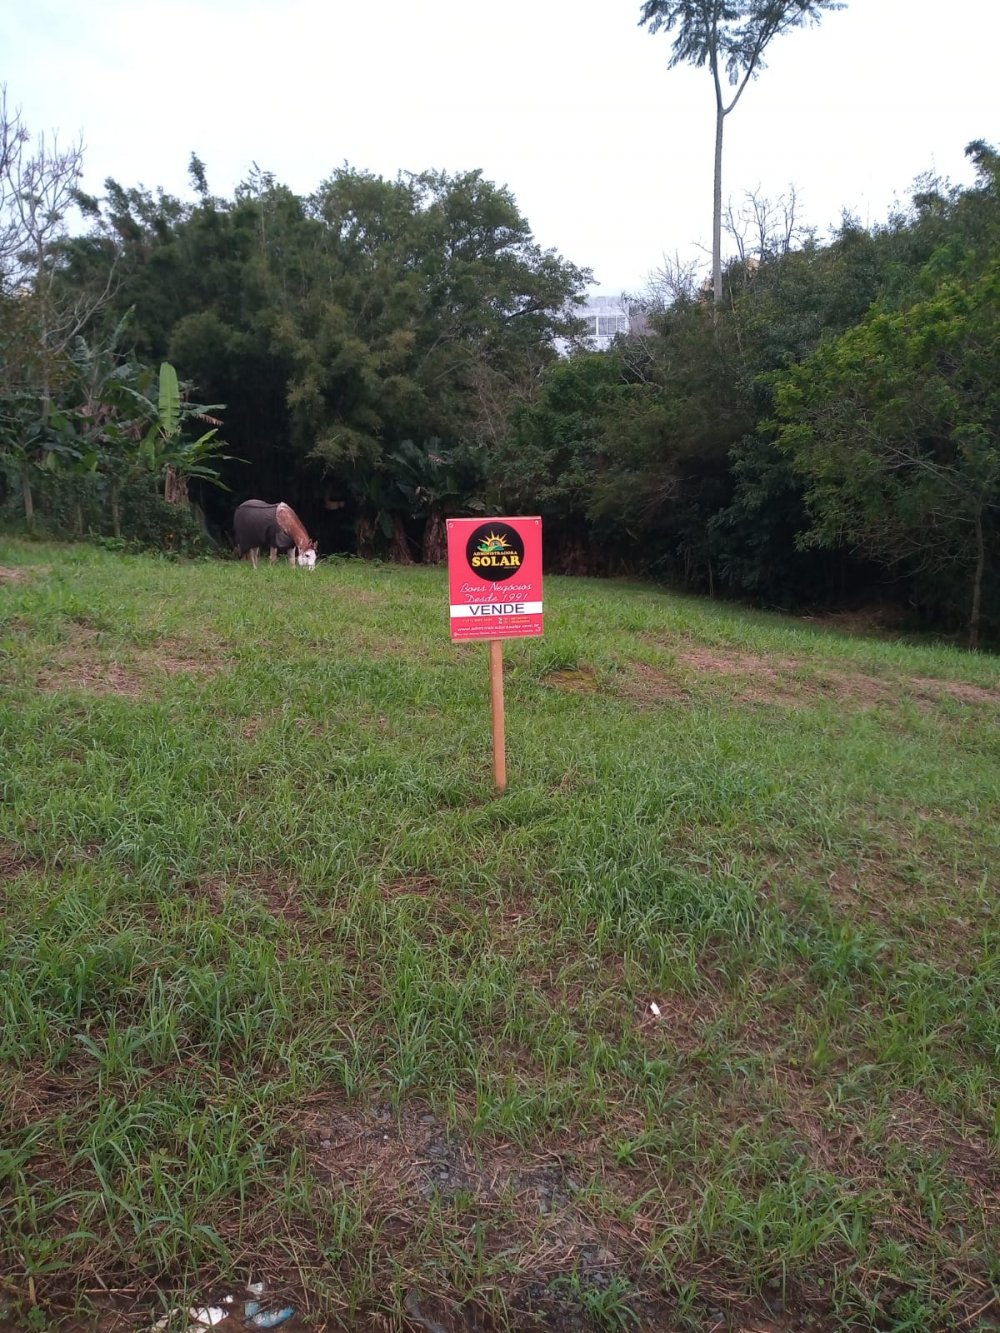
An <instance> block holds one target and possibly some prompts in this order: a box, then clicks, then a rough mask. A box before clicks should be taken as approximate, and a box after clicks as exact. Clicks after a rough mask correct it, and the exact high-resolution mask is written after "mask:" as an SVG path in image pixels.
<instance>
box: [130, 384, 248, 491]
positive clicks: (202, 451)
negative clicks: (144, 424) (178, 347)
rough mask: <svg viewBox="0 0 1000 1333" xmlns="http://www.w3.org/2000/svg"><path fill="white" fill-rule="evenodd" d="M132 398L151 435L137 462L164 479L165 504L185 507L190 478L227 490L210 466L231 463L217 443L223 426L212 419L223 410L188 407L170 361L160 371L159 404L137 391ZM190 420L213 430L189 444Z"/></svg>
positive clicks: (144, 440)
mask: <svg viewBox="0 0 1000 1333" xmlns="http://www.w3.org/2000/svg"><path fill="white" fill-rule="evenodd" d="M129 392H130V393H131V394H132V396H133V398H134V399H135V400H136V401H137V402H138V404H139V405H140V407H141V408H142V409H143V415H144V416H145V418H146V420H148V421H149V422H150V425H149V429H148V430H147V431H146V433H145V435H144V436H143V437H142V439H141V440H140V441H139V444H138V447H137V449H136V454H135V457H136V462H137V463H138V466H139V468H140V469H141V470H142V471H144V472H148V473H152V474H153V475H155V476H157V477H163V495H164V499H166V500H168V501H169V502H170V503H171V504H186V503H187V501H188V482H189V481H191V479H192V478H198V479H199V480H202V481H209V482H211V483H212V484H213V485H214V486H222V487H223V489H225V486H224V484H223V482H222V480H221V478H220V476H219V472H218V469H217V468H215V467H212V466H211V463H212V462H216V461H220V462H221V461H226V460H228V459H231V458H232V457H233V455H232V454H227V453H224V452H223V450H224V449H225V445H224V443H223V442H222V441H221V440H219V439H217V438H216V437H217V435H218V432H219V427H220V426H221V425H222V422H221V421H220V420H219V418H218V417H215V416H212V415H211V414H212V413H213V412H216V411H218V410H219V409H221V408H222V407H224V406H225V404H224V403H211V404H208V405H203V404H196V403H189V402H187V401H186V400H185V398H184V395H183V394H182V392H181V385H180V382H179V381H178V378H177V371H176V370H175V369H174V367H173V366H172V365H171V364H170V362H169V361H164V362H163V364H162V365H161V366H160V373H159V384H158V394H157V399H156V401H155V402H154V401H153V400H152V398H150V397H149V396H147V395H146V394H143V393H141V392H140V391H139V390H138V389H131V390H129ZM192 420H198V421H202V422H205V423H208V424H209V425H210V426H211V429H210V430H207V431H205V432H204V433H203V434H202V435H200V436H199V437H198V439H196V440H187V439H185V438H184V435H185V427H186V425H187V423H188V422H189V421H192Z"/></svg>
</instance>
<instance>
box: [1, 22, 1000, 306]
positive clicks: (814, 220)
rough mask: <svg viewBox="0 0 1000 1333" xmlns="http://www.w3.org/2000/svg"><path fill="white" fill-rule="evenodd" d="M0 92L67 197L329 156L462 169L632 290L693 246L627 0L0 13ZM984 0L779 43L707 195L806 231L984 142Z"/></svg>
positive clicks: (703, 181)
mask: <svg viewBox="0 0 1000 1333" xmlns="http://www.w3.org/2000/svg"><path fill="white" fill-rule="evenodd" d="M0 9H2V12H0V82H5V83H6V84H7V91H8V99H9V101H10V102H11V103H12V104H14V105H15V106H20V107H21V109H22V111H23V115H24V119H25V122H26V123H27V125H28V127H29V129H31V130H32V131H33V132H34V133H36V134H37V133H38V132H39V131H46V132H48V131H51V130H58V132H59V134H60V138H61V140H62V141H63V142H65V141H68V140H70V139H72V138H74V137H77V136H82V138H83V140H84V143H85V146H86V156H85V165H86V173H85V178H84V187H85V188H86V189H87V190H89V191H90V192H92V193H98V194H99V193H100V192H101V186H102V183H103V181H104V179H105V178H106V177H107V176H109V175H111V176H114V177H115V178H116V179H117V180H119V181H120V182H121V183H122V184H123V185H138V184H143V185H146V186H148V187H150V188H154V187H157V186H162V187H164V188H165V189H166V190H168V191H169V192H171V193H176V194H180V195H182V196H183V197H190V194H191V190H190V184H189V180H188V176H187V164H188V160H189V158H190V155H191V153H192V151H194V152H197V154H198V155H199V157H200V158H201V159H202V160H203V161H204V163H205V165H206V168H207V172H208V180H209V186H210V188H211V190H212V191H213V192H214V193H216V194H220V195H223V196H229V195H231V193H232V190H233V187H234V186H235V185H236V183H237V182H238V181H240V180H241V179H242V178H244V177H245V176H246V174H247V173H248V172H249V170H250V169H251V166H252V164H253V163H254V162H257V163H258V164H259V165H260V166H261V167H262V168H264V169H265V170H268V171H272V172H274V174H275V175H276V176H277V177H278V179H279V180H281V181H283V182H284V183H285V184H287V185H289V186H291V188H292V189H294V190H295V191H297V192H299V193H303V194H304V193H309V192H310V191H311V190H313V189H314V188H315V187H316V186H317V185H318V184H319V183H320V182H321V181H322V180H323V179H324V178H325V177H326V176H328V175H329V174H330V173H331V172H332V171H333V170H334V169H335V168H337V167H338V166H340V165H342V164H343V163H344V162H345V161H346V162H348V163H349V164H350V165H351V166H354V167H358V168H364V169H367V170H370V171H373V172H376V173H380V174H382V175H387V176H394V175H395V174H396V172H397V171H399V170H404V171H421V170H425V169H427V168H437V169H443V170H446V171H449V172H457V171H464V170H467V169H471V168H477V167H478V168H481V169H482V171H483V172H484V174H485V175H486V176H487V177H488V178H489V179H491V180H493V181H496V182H498V183H500V184H505V185H507V186H509V187H510V189H511V190H512V191H513V193H514V195H515V197H516V198H517V201H518V204H519V205H520V207H521V211H522V212H523V213H524V214H525V216H526V217H527V218H528V221H529V222H530V224H531V226H532V228H533V230H534V232H535V236H536V238H537V240H538V241H539V243H540V244H542V245H543V246H546V247H553V248H555V249H557V250H559V251H560V252H561V253H562V254H563V255H564V256H565V257H566V258H568V259H570V260H572V261H573V262H574V263H577V264H580V265H583V266H587V267H590V268H592V269H593V270H594V275H595V290H599V291H601V292H605V293H609V294H615V293H617V292H619V291H621V290H623V289H624V290H628V291H636V290H639V289H641V288H642V287H643V286H644V285H645V282H646V279H647V276H648V274H649V273H650V271H651V270H653V269H655V268H657V267H658V266H659V265H660V264H661V263H662V259H663V255H664V254H665V253H666V254H668V255H673V254H674V253H675V252H679V253H680V254H681V255H682V256H683V257H689V256H692V255H694V254H696V253H697V254H701V251H699V250H698V249H697V247H699V246H701V247H705V248H707V247H709V245H710V238H711V202H712V200H711V185H712V146H713V133H714V105H713V93H712V83H711V76H710V75H709V74H708V72H707V71H705V70H692V69H689V68H678V69H675V70H670V71H668V69H667V63H668V60H669V57H670V38H669V37H668V36H667V35H666V34H664V33H660V34H658V35H656V36H652V35H650V34H649V32H648V31H646V30H645V29H643V28H639V27H638V26H637V18H638V14H639V3H638V0H505V3H503V4H499V5H498V4H486V3H484V2H483V0H423V3H415V2H414V0H371V2H366V0H352V2H351V3H348V2H347V0H278V2H277V3H268V2H267V0H169V3H168V0H6V3H3V4H2V5H0ZM998 50H1000V0H950V3H948V4H941V3H931V0H850V3H849V4H848V5H847V8H846V9H844V10H842V11H840V12H837V13H830V14H827V15H826V16H825V17H824V18H823V21H822V23H821V24H820V25H819V26H818V27H816V28H814V29H806V30H801V31H796V32H792V33H790V34H787V35H785V36H783V37H781V38H779V39H777V40H776V42H775V43H774V45H772V47H771V48H770V49H769V52H768V55H767V62H768V68H767V69H766V70H765V71H764V72H763V74H762V75H761V77H760V78H759V79H758V80H757V81H756V82H755V83H754V84H753V85H751V87H750V88H748V89H747V91H746V93H745V94H744V96H743V99H742V101H741V102H740V104H739V106H738V107H737V108H736V110H735V111H734V112H733V114H732V115H731V116H730V117H729V118H728V120H727V128H726V144H725V157H724V163H723V194H724V197H728V198H731V199H732V200H734V201H738V200H739V199H740V197H741V196H742V195H743V193H744V191H746V190H748V189H757V188H758V187H759V188H760V190H761V191H762V192H763V194H764V195H765V196H768V197H770V198H777V197H778V196H779V195H781V194H782V193H784V192H786V191H787V189H788V187H789V185H790V184H792V185H794V186H795V188H796V190H797V193H798V199H799V209H800V214H801V216H802V217H803V220H804V221H806V222H808V223H810V224H812V225H814V226H816V227H817V228H818V229H819V230H820V232H821V234H823V233H825V232H826V230H827V229H828V228H829V226H830V225H831V224H834V223H836V222H837V221H838V220H839V218H840V216H841V213H842V212H843V210H844V209H845V208H846V209H849V210H851V211H852V212H854V213H855V214H857V215H858V216H860V218H861V220H862V221H863V222H871V223H874V222H877V221H881V220H883V219H884V218H885V216H886V214H887V212H888V211H889V209H890V207H891V205H892V202H893V200H894V199H905V198H906V196H907V192H908V188H909V186H910V184H911V182H912V181H913V179H914V178H915V177H916V176H917V175H918V174H919V173H921V172H925V171H928V170H933V171H936V172H938V173H939V174H940V175H942V176H945V177H947V178H949V179H951V180H952V181H953V182H955V183H966V182H968V181H969V180H971V178H972V175H971V172H970V171H969V167H968V164H967V162H966V160H965V157H964V153H963V150H964V148H965V145H966V144H967V143H968V142H969V141H970V140H971V139H975V138H983V139H987V140H989V141H990V142H993V143H997V142H998V141H1000V99H998V96H997V87H998V78H997V72H996V66H997V53H998Z"/></svg>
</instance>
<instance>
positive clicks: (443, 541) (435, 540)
mask: <svg viewBox="0 0 1000 1333" xmlns="http://www.w3.org/2000/svg"><path fill="white" fill-rule="evenodd" d="M447 557H448V529H447V526H446V524H445V521H444V516H443V515H442V514H431V515H430V517H429V518H428V520H427V526H426V527H425V528H424V541H423V558H424V564H425V565H443V564H444V562H445V560H446V559H447Z"/></svg>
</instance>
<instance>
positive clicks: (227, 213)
mask: <svg viewBox="0 0 1000 1333" xmlns="http://www.w3.org/2000/svg"><path fill="white" fill-rule="evenodd" d="M968 152H969V155H970V157H971V158H972V161H973V162H974V165H975V169H976V179H975V182H974V184H973V185H971V186H969V187H968V188H963V189H959V188H955V187H952V186H950V185H948V184H947V183H944V182H941V181H937V180H932V179H928V180H925V181H923V182H921V183H920V186H919V188H917V189H916V190H915V192H914V194H913V197H912V199H911V200H910V202H909V203H908V205H907V206H906V207H904V208H900V209H898V210H897V211H896V212H895V213H894V214H893V215H892V216H891V217H890V218H889V219H888V220H887V221H886V222H885V223H884V224H880V225H877V226H873V227H863V226H861V225H860V224H859V223H858V222H857V221H856V220H854V219H852V218H850V217H845V218H844V219H843V220H842V222H841V224H840V226H839V227H838V228H837V230H836V231H835V233H834V234H833V235H832V236H831V237H830V238H829V239H828V240H825V241H822V242H821V241H820V240H819V239H817V237H816V236H815V235H814V234H812V233H810V232H809V231H808V230H806V229H803V228H802V227H801V225H799V224H798V222H797V220H796V218H795V210H794V199H793V198H791V197H790V198H789V199H787V200H784V201H769V200H766V199H763V198H761V197H760V196H758V195H751V196H748V198H747V199H746V200H745V201H744V202H743V203H742V204H739V205H732V204H731V205H730V207H729V209H728V212H727V213H726V214H725V223H726V227H727V230H728V234H729V240H730V245H731V249H732V251H733V254H734V257H733V258H731V259H730V261H729V262H728V263H727V264H725V265H724V266H723V268H722V272H721V287H717V286H716V284H715V283H714V281H713V282H710V283H704V284H703V283H701V282H700V281H699V278H698V276H697V275H696V274H694V273H692V272H691V271H685V270H684V269H683V268H682V267H681V266H679V265H672V266H671V265H668V266H665V268H664V270H663V271H662V272H661V273H660V274H658V275H654V276H653V279H652V281H651V286H650V289H649V290H648V291H646V292H644V293H641V294H634V295H633V298H632V304H633V306H634V307H635V308H636V309H638V308H640V307H641V308H642V310H643V311H644V313H645V319H644V321H643V332H642V333H641V334H640V335H638V336H629V337H622V338H620V339H619V340H618V341H617V342H616V344H615V345H614V346H613V347H612V348H611V349H610V350H609V351H607V352H594V351H592V350H588V348H587V345H586V342H585V340H581V339H579V338H577V337H576V334H577V333H578V330H579V328H580V327H581V326H580V325H579V324H578V323H577V321H576V320H575V316H574V308H575V303H576V302H577V301H578V300H579V298H580V297H581V294H582V293H583V291H584V290H585V288H586V285H587V283H588V281H589V279H590V274H589V273H588V271H587V270H586V269H584V268H581V267H578V266H576V265H575V264H573V263H571V262H570V261H568V260H567V259H565V258H564V257H562V256H561V255H559V254H558V253H556V252H554V251H551V250H543V249H541V248H540V247H539V246H538V245H537V244H536V242H535V241H534V238H533V236H532V233H531V229H530V227H529V224H528V222H527V220H526V219H525V218H524V217H523V215H522V214H521V212H520V210H519V208H518V206H517V203H516V200H515V199H514V197H513V195H512V194H511V192H510V191H509V190H507V189H505V188H502V187H499V186H497V185H495V184H493V183H491V182H489V181H488V180H486V179H484V177H483V175H482V173H480V172H477V171H470V172H465V173H458V174H447V173H442V172H424V173H419V174H401V175H400V176H398V177H396V178H395V179H384V178H382V177H379V176H375V175H372V174H371V173H369V172H365V171H362V170H358V169H355V168H352V167H349V166H344V167H342V168H340V169H339V170H337V171H335V172H334V173H333V174H332V175H331V176H330V177H329V178H328V179H326V180H325V181H323V182H322V183H321V184H320V185H319V187H318V188H317V189H316V190H315V192H313V193H312V194H310V195H308V196H299V195H297V194H295V193H294V192H293V191H291V190H290V189H288V188H287V187H286V186H284V185H282V184H281V183H280V182H279V181H278V180H277V179H276V178H275V177H274V176H273V175H271V174H270V173H268V172H266V171H263V170H259V169H257V168H255V169H254V170H253V171H252V172H251V173H250V175H249V176H248V177H247V179H246V180H245V181H244V182H242V183H241V184H240V186H239V187H238V188H237V189H236V190H235V192H234V194H233V197H232V198H221V197H218V196H217V195H215V194H213V193H212V191H211V189H210V187H209V183H208V179H207V173H206V169H205V167H204V165H203V164H202V163H201V162H200V161H199V160H198V159H197V157H192V159H191V163H190V174H191V181H192V198H191V199H189V200H186V201H185V200H181V199H178V198H176V197H173V196H171V195H169V194H166V193H164V192H163V191H162V190H156V191H151V190H147V189H144V188H138V187H127V186H124V185H122V184H120V183H118V182H116V181H114V180H109V181H107V182H106V185H105V189H104V192H103V194H102V196H101V197H100V198H92V197H88V196H86V195H84V194H82V193H81V191H80V189H79V176H80V168H81V159H80V153H79V150H78V149H77V148H71V149H70V150H68V151H63V152H57V151H55V149H54V148H52V147H51V146H49V145H46V144H45V143H44V142H42V143H40V144H37V145H36V144H34V143H33V142H32V141H31V140H30V139H29V137H28V135H27V131H26V129H25V128H24V127H23V126H22V125H21V124H20V120H19V118H18V117H17V116H16V115H12V114H9V113H7V112H6V108H4V115H3V116H2V138H0V460H2V465H3V475H4V478H5V483H4V484H5V504H6V510H5V512H6V513H7V515H8V517H10V516H12V515H14V514H20V515H21V521H22V522H26V523H28V524H29V525H30V524H34V525H35V526H41V527H46V528H47V529H48V530H50V531H51V530H53V529H55V530H57V531H59V532H61V533H67V532H68V533H73V532H77V533H79V534H81V535H82V534H85V533H91V534H97V535H99V536H103V537H104V538H109V537H113V536H115V535H117V536H119V537H121V538H122V540H125V539H128V538H132V539H135V540H147V541H150V542H155V543H157V544H165V545H170V544H171V543H173V544H175V545H179V546H182V545H184V544H189V545H191V546H194V545H196V544H197V543H198V542H200V541H203V540H205V539H214V540H215V541H216V542H217V543H219V544H221V545H222V546H223V547H225V546H226V545H227V544H228V531H229V528H230V525H231V514H232V511H233V509H234V508H235V506H236V505H237V504H238V503H239V502H240V501H241V500H243V499H246V498H248V497H251V496H258V497H260V498H265V499H273V500H277V499H284V500H286V501H288V502H289V503H291V504H292V505H293V507H295V508H296V509H297V510H298V511H299V512H300V513H301V514H302V516H303V518H304V520H305V522H306V524H307V526H308V527H309V530H310V532H316V533H318V534H319V537H320V540H321V547H322V549H323V550H325V551H328V552H331V551H344V552H348V551H350V552H354V553H357V554H359V555H362V556H366V557H380V558H383V559H390V560H397V561H411V560H425V561H439V560H440V559H441V558H442V556H443V551H444V542H443V532H444V519H445V517H446V516H448V515H451V514H467V513H477V512H502V511H506V512H531V513H541V514H542V516H543V518H544V519H545V532H546V547H547V549H546V559H547V563H548V567H549V568H550V569H553V570H556V571H564V572H570V573H590V574H617V573H635V574H644V575H649V576H654V577H658V578H661V579H663V580H664V581H669V582H671V583H674V584H681V585H683V586H686V587H688V588H690V589H692V590H695V591H706V592H712V593H716V594H724V595H731V596H739V597H746V598H752V599H754V600H755V601H757V602H759V603H761V604H766V605H770V606H777V607H783V608H796V607H797V608H802V607H819V606H824V605H836V604H839V603H842V602H843V601H844V600H845V599H847V598H860V597H870V596H873V595H878V596H880V597H883V596H885V597H891V598H893V599H895V600H896V601H897V602H899V603H900V604H901V605H905V606H907V607H908V608H909V610H910V613H911V614H912V617H913V619H914V621H915V622H917V623H921V624H924V625H926V626H938V627H941V628H943V629H949V630H951V629H957V628H959V627H961V626H964V627H965V629H966V631H967V632H968V635H969V640H970V642H971V643H973V644H976V643H978V642H979V639H980V637H981V636H982V634H984V633H995V632H996V626H997V623H998V619H1000V599H998V597H997V593H996V578H995V575H996V570H997V559H998V524H997V506H998V503H1000V450H998V424H1000V399H998V395H1000V342H998V339H997V336H996V331H997V302H998V297H1000V250H998V238H1000V159H998V156H997V154H996V153H995V152H994V150H993V149H992V148H991V147H989V146H988V145H987V144H984V143H977V144H973V145H971V146H970V148H969V150H968ZM71 209H75V210H76V213H75V216H77V217H82V219H83V221H82V223H81V224H79V225H75V226H74V227H73V228H70V226H69V218H70V216H71ZM566 345H568V348H569V350H568V354H563V353H562V351H561V350H560V349H561V348H563V347H564V346H566ZM216 483H217V484H216ZM178 500H180V501H182V502H183V503H180V504H178V503H176V501H178ZM188 501H190V502H192V503H191V504H190V505H189V504H188V503H187V502H188ZM192 515H193V516H192Z"/></svg>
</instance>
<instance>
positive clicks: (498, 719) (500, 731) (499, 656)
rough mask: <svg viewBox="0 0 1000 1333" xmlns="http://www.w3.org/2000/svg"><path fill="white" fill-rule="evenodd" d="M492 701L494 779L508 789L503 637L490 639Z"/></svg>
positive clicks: (501, 787) (499, 787) (502, 787)
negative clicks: (504, 717) (504, 718)
mask: <svg viewBox="0 0 1000 1333" xmlns="http://www.w3.org/2000/svg"><path fill="white" fill-rule="evenodd" d="M490 702H491V703H492V705H493V781H494V782H495V783H496V784H497V791H500V792H504V791H506V790H507V737H506V734H505V732H504V720H503V639H490Z"/></svg>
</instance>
